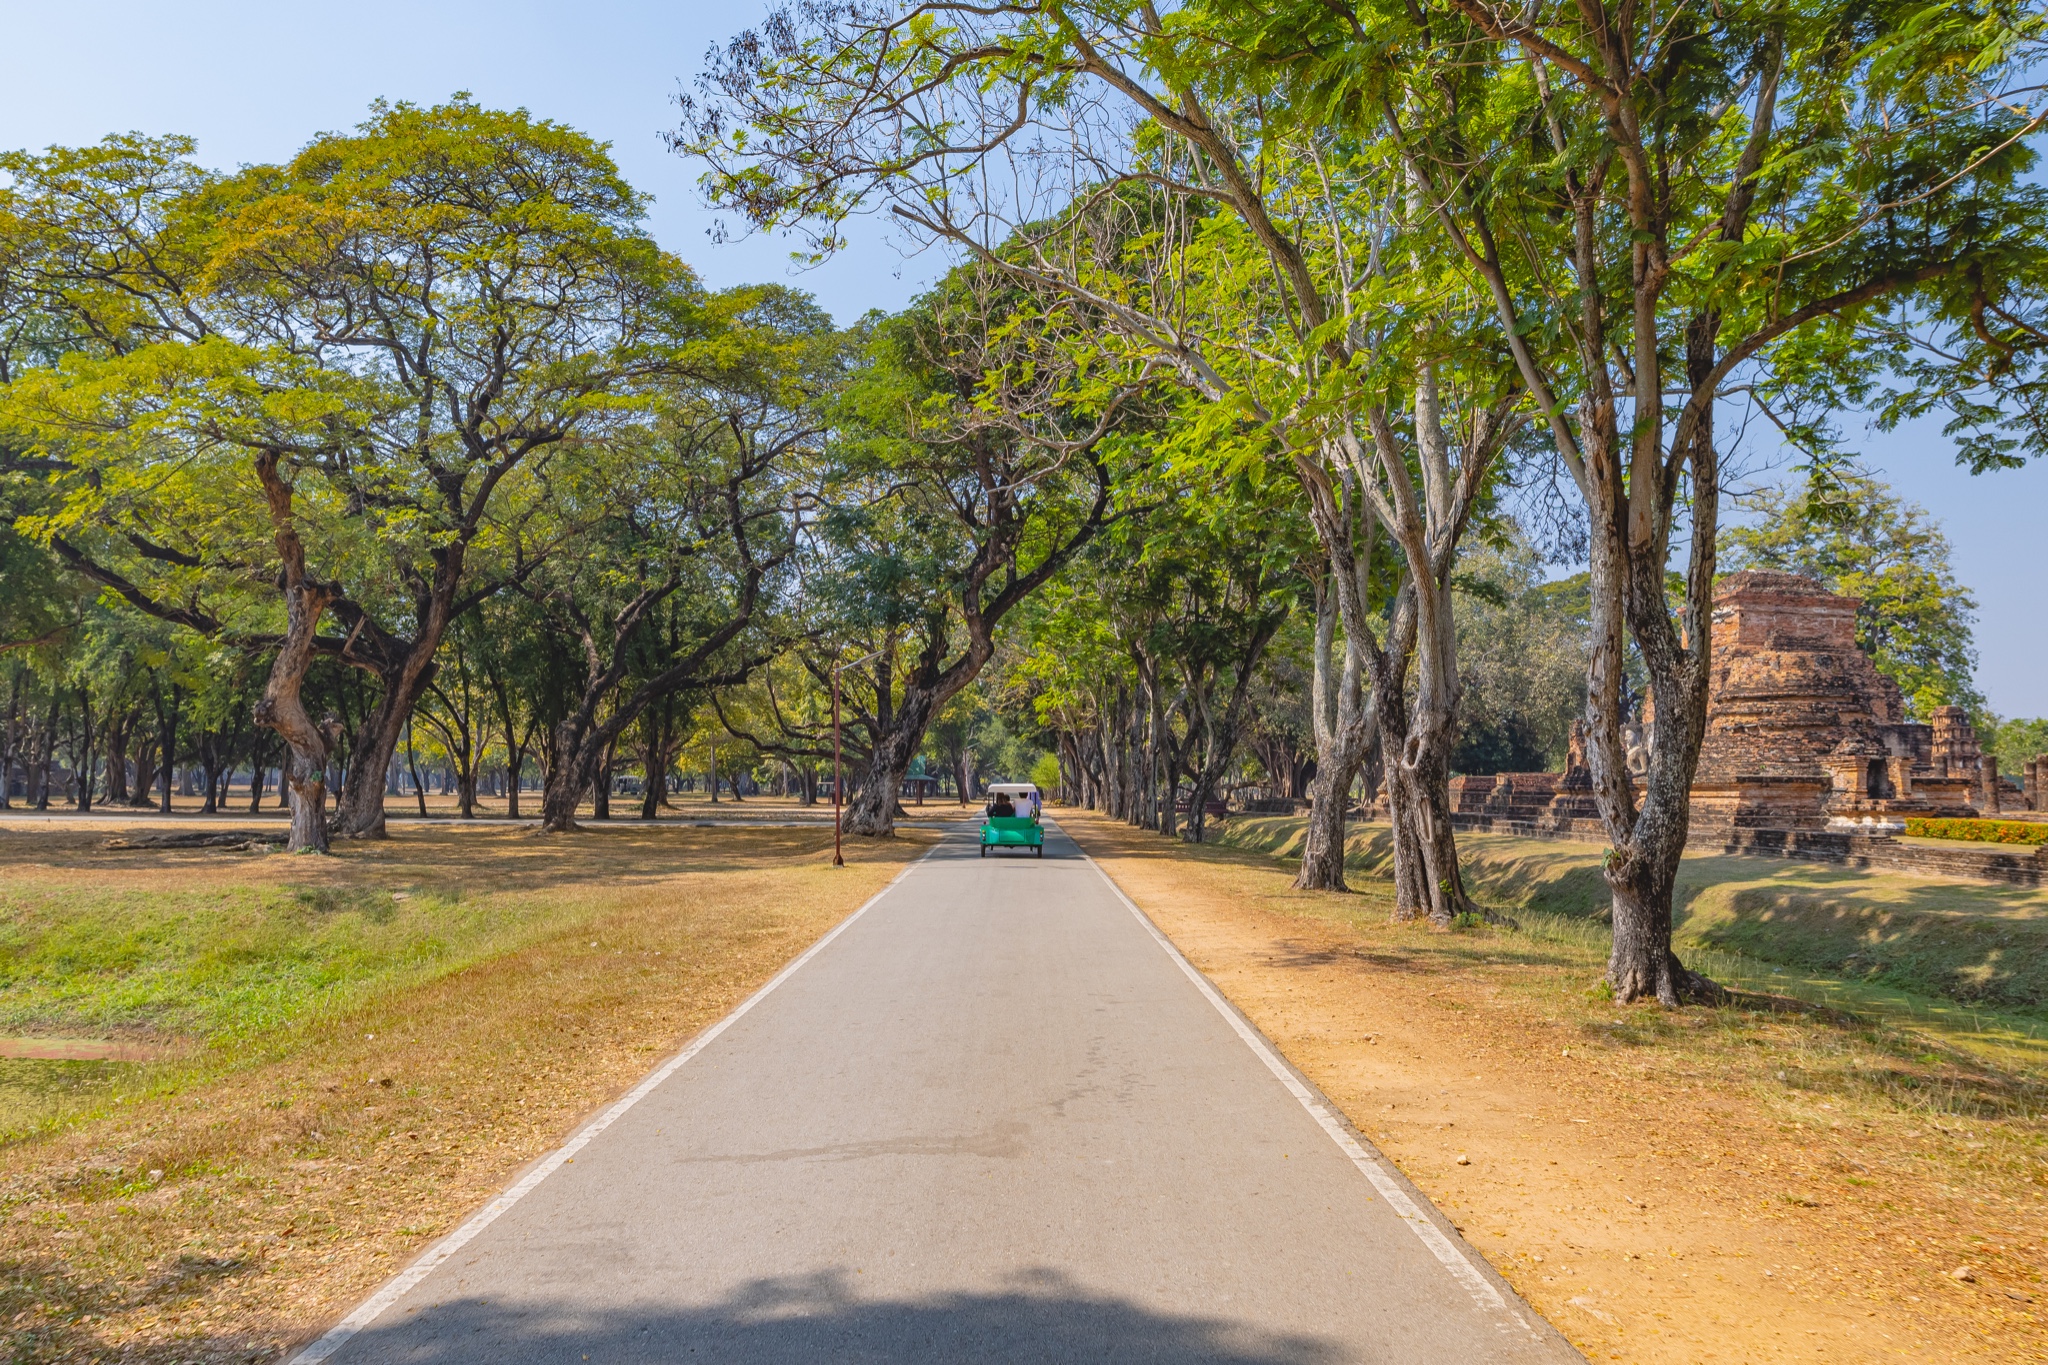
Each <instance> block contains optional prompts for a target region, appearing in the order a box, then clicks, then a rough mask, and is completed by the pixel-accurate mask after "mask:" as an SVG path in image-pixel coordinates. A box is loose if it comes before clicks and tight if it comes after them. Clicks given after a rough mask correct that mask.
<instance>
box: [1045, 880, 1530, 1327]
mask: <svg viewBox="0 0 2048 1365" xmlns="http://www.w3.org/2000/svg"><path fill="white" fill-rule="evenodd" d="M1081 856H1082V857H1084V858H1088V865H1089V866H1090V867H1092V868H1094V869H1095V875H1096V876H1098V877H1100V878H1102V881H1103V884H1104V885H1105V886H1107V887H1108V888H1109V889H1110V892H1111V893H1112V894H1114V895H1115V896H1116V898H1117V899H1118V900H1120V901H1122V902H1123V903H1124V908H1125V909H1127V910H1129V911H1130V912H1131V913H1132V914H1133V915H1135V916H1137V918H1138V923H1140V924H1142V925H1144V926H1145V932H1146V933H1148V934H1150V935H1152V939H1153V941H1154V942H1155V943H1157V944H1158V945H1159V946H1160V947H1161V948H1162V949H1164V950H1165V951H1166V955H1167V956H1168V957H1170V958H1172V959H1173V960H1174V963H1175V964H1176V965H1177V966H1179V968H1180V969H1181V971H1183V972H1185V973H1186V974H1187V978H1188V980H1190V981H1192V982H1194V983H1195V989H1196V990H1199V991H1200V992H1201V993H1202V995H1203V996H1204V997H1205V998H1206V999H1207V1000H1208V1002H1209V1003H1210V1004H1211V1005H1213V1006H1215V1007H1216V1012H1217V1013H1218V1014H1220V1015H1222V1016H1223V1020H1224V1022H1225V1023H1227V1024H1229V1025H1230V1028H1231V1031H1232V1032H1234V1033H1235V1034H1237V1036H1238V1037H1239V1038H1241V1039H1243V1040H1244V1045H1245V1046H1246V1047H1248V1048H1250V1049H1251V1050H1252V1051H1253V1052H1254V1053H1256V1054H1257V1055H1258V1058H1259V1060H1260V1061H1262V1062H1264V1063H1265V1064H1266V1069H1267V1070H1268V1071H1270V1072H1272V1073H1273V1075H1274V1076H1275V1077H1277V1078H1278V1079H1279V1081H1280V1084H1282V1085H1284V1086H1286V1087H1287V1093H1288V1094H1290V1095H1292V1096H1294V1098H1295V1099H1296V1100H1297V1101H1299V1102H1300V1104H1301V1107H1302V1108H1304V1109H1306V1110H1308V1113H1309V1117H1310V1118H1313V1119H1314V1120H1315V1121H1316V1124H1317V1126H1319V1127H1320V1128H1321V1129H1322V1130H1323V1131H1324V1132H1325V1133H1328V1134H1329V1135H1330V1141H1332V1142H1334V1143H1336V1144H1337V1146H1338V1148H1339V1149H1340V1150H1341V1151H1342V1152H1343V1153H1344V1155H1345V1156H1348V1157H1350V1158H1351V1164H1352V1165H1354V1166H1356V1167H1357V1168H1358V1169H1359V1170H1360V1171H1361V1172H1363V1173H1364V1175H1365V1178H1366V1179H1367V1180H1369V1181H1371V1182H1372V1187H1373V1188H1374V1189H1376V1190H1378V1191H1379V1193H1380V1197H1381V1198H1382V1199H1384V1200H1386V1201H1387V1205H1388V1207H1390V1208H1392V1209H1393V1211H1394V1213H1395V1214H1396V1215H1397V1216H1398V1217H1399V1218H1400V1219H1401V1221H1402V1222H1404V1223H1406V1224H1407V1225H1408V1227H1409V1230H1410V1231H1412V1232H1413V1233H1414V1234H1415V1235H1416V1236H1417V1237H1419V1238H1421V1239H1422V1244H1423V1245H1424V1246H1426V1247H1428V1248H1429V1249H1430V1251H1431V1252H1432V1253H1434V1254H1435V1256H1436V1258H1437V1260H1439V1261H1441V1262H1442V1263H1443V1266H1444V1269H1446V1270H1448V1271H1450V1272H1451V1278H1453V1279H1455V1280H1456V1281H1457V1282H1458V1283H1459V1284H1461V1285H1463V1286H1464V1288H1465V1291H1466V1292H1467V1293H1468V1294H1470V1295H1471V1296H1472V1299H1473V1302H1475V1303H1477V1304H1478V1305H1479V1307H1480V1308H1481V1309H1482V1310H1489V1311H1492V1312H1495V1313H1504V1314H1506V1315H1507V1316H1508V1317H1509V1318H1510V1319H1512V1320H1513V1321H1514V1324H1515V1325H1516V1326H1517V1327H1520V1328H1521V1329H1522V1330H1523V1331H1524V1332H1527V1333H1529V1335H1530V1336H1532V1337H1534V1336H1537V1335H1538V1333H1537V1332H1536V1330H1535V1329H1534V1328H1533V1327H1531V1326H1530V1325H1529V1323H1528V1322H1527V1320H1525V1319H1524V1318H1523V1317H1522V1315H1521V1314H1520V1313H1517V1312H1516V1311H1515V1310H1514V1307H1513V1306H1512V1305H1511V1304H1509V1303H1508V1301H1507V1300H1506V1299H1505V1298H1503V1297H1502V1295H1501V1292H1500V1290H1498V1289H1496V1288H1494V1286H1493V1281H1491V1280H1489V1279H1487V1278H1486V1276H1484V1275H1482V1274H1480V1273H1479V1268H1478V1267H1477V1266H1475V1265H1473V1264H1472V1261H1471V1259H1470V1258H1469V1257H1467V1256H1466V1255H1465V1253H1464V1252H1463V1251H1461V1250H1459V1249H1458V1244H1457V1243H1456V1242H1453V1241H1452V1240H1451V1239H1450V1238H1449V1237H1446V1236H1445V1235H1444V1231H1443V1229H1442V1228H1440V1227H1438V1226H1437V1225H1436V1224H1435V1222H1433V1221H1432V1220H1431V1219H1430V1217H1429V1215H1428V1214H1426V1213H1424V1212H1423V1211H1422V1210H1421V1209H1420V1208H1419V1207H1417V1206H1416V1203H1415V1201H1414V1200H1413V1199H1411V1198H1409V1197H1408V1191H1407V1190H1406V1189H1404V1188H1402V1185H1401V1182H1400V1181H1399V1180H1398V1179H1396V1178H1395V1176H1394V1174H1393V1173H1392V1172H1391V1171H1389V1170H1388V1169H1387V1168H1386V1167H1385V1166H1384V1165H1382V1164H1381V1163H1380V1161H1379V1159H1378V1158H1377V1157H1375V1156H1374V1155H1373V1154H1372V1153H1371V1152H1368V1151H1367V1150H1366V1149H1365V1147H1364V1146H1363V1145H1362V1144H1361V1143H1360V1142H1359V1141H1358V1139H1357V1138H1354V1137H1353V1136H1351V1133H1350V1132H1349V1131H1348V1130H1347V1128H1346V1127H1345V1125H1344V1123H1343V1121H1342V1120H1341V1119H1339V1118H1338V1117H1337V1116H1336V1115H1335V1114H1334V1113H1332V1112H1331V1108H1330V1105H1329V1104H1328V1103H1327V1102H1326V1101H1324V1100H1323V1099H1322V1097H1321V1096H1319V1095H1317V1094H1316V1092H1314V1091H1313V1090H1311V1089H1309V1087H1308V1086H1306V1085H1304V1084H1303V1083H1302V1080H1301V1077H1299V1076H1298V1075H1296V1074H1295V1071H1294V1068H1293V1067H1291V1066H1289V1065H1288V1064H1287V1063H1286V1062H1285V1061H1284V1060H1283V1059H1282V1058H1281V1056H1280V1054H1279V1053H1278V1052H1277V1051H1275V1050H1274V1047H1273V1045H1272V1043H1270V1042H1268V1041H1267V1040H1266V1037H1265V1035H1264V1034H1262V1033H1260V1032H1259V1031H1258V1030H1257V1029H1255V1028H1253V1027H1252V1026H1251V1025H1250V1024H1248V1023H1246V1022H1245V1020H1244V1017H1243V1016H1242V1015H1240V1014H1239V1013H1238V1012H1237V1011H1236V1010H1234V1009H1232V1008H1231V1007H1230V1005H1229V1004H1228V1003H1227V1002H1226V1001H1225V1000H1224V999H1223V995H1222V993H1221V992H1220V991H1218V990H1217V989H1216V987H1215V984H1214V983H1212V982H1211V981H1210V980H1209V978H1208V977H1206V976H1204V975H1202V973H1201V972H1199V971H1197V970H1196V969H1195V965H1194V964H1193V963H1191V962H1189V961H1188V960H1187V958H1186V957H1185V956H1183V955H1182V953H1181V951H1180V949H1178V948H1176V947H1174V946H1173V940H1171V939H1169V938H1168V937H1167V936H1166V935H1165V934H1164V933H1162V932H1161V931H1160V928H1159V926H1158V925H1156V924H1154V923H1153V922H1152V918H1151V916H1149V915H1147V914H1146V913H1145V912H1144V911H1143V910H1140V909H1139V908H1138V905H1137V902H1136V901H1133V900H1132V899H1131V898H1130V897H1129V896H1126V895H1125V894H1124V890H1123V888H1122V887H1120V886H1118V885H1117V884H1116V882H1115V881H1114V880H1112V879H1111V877H1110V875H1109V874H1108V873H1107V872H1105V871H1103V870H1102V864H1101V863H1098V862H1096V861H1095V859H1093V858H1089V857H1088V854H1087V853H1086V852H1085V851H1083V852H1082V854H1081Z"/></svg>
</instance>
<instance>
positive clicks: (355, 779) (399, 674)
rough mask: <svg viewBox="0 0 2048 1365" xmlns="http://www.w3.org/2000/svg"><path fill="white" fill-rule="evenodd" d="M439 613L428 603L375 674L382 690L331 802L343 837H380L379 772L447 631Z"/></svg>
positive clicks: (428, 676)
mask: <svg viewBox="0 0 2048 1365" xmlns="http://www.w3.org/2000/svg"><path fill="white" fill-rule="evenodd" d="M445 615H446V611H445V608H443V607H442V606H441V605H440V604H439V603H438V602H437V603H436V604H434V605H430V606H429V608H428V611H427V616H426V621H425V624H424V625H423V627H422V629H421V631H420V635H419V638H418V639H417V640H415V641H414V642H413V643H412V644H411V645H409V646H407V647H406V648H405V650H404V653H403V654H402V656H400V658H399V659H398V660H397V661H396V663H395V666H393V667H391V668H389V669H384V670H379V672H378V677H379V678H380V679H382V681H383V688H382V690H381V691H380V693H379V695H378V698H377V705H376V706H375V707H374V708H372V710H371V712H370V714H369V715H368V716H367V717H365V718H364V720H363V723H362V724H361V725H360V726H359V727H357V730H356V739H355V747H354V750H353V751H352V752H353V757H354V761H353V762H352V763H351V764H350V765H349V770H348V774H347V777H346V778H345V779H344V781H343V782H342V785H341V799H340V800H339V801H338V802H337V803H336V806H335V813H334V823H335V832H336V833H337V834H339V835H340V836H341V837H342V838H344V839H382V838H384V837H385V833H386V831H385V828H384V773H385V771H386V769H388V768H389V767H390V765H391V761H392V760H393V759H394V758H396V757H397V755H398V745H399V741H400V740H402V739H403V738H404V737H405V727H406V724H407V722H409V721H410V720H411V719H412V713H413V711H414V709H415V708H417V707H418V705H419V702H420V698H421V697H423V696H425V695H426V692H427V685H428V684H429V683H431V682H432V681H433V676H434V664H433V658H434V651H435V650H436V649H438V648H439V647H440V644H441V637H442V635H443V634H445V633H446V631H447V624H448V623H447V621H446V620H445V619H444V618H445Z"/></svg>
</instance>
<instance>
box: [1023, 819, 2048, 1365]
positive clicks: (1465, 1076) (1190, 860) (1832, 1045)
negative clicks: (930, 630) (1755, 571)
mask: <svg viewBox="0 0 2048 1365" xmlns="http://www.w3.org/2000/svg"><path fill="white" fill-rule="evenodd" d="M1057 818H1058V819H1059V821H1060V824H1061V826H1062V827H1063V828H1064V829H1066V830H1067V831H1068V832H1069V833H1070V834H1072V835H1073V836H1074V837H1075V838H1076V839H1078V840H1079V841H1080V843H1081V845H1082V846H1083V847H1084V848H1085V849H1086V850H1087V851H1088V852H1089V853H1090V854H1091V855H1092V856H1093V857H1095V858H1096V859H1097V860H1098V861H1099V862H1100V863H1101V864H1102V865H1103V868H1104V869H1105V870H1106V871H1107V872H1108V873H1109V874H1110V875H1111V876H1112V877H1113V878H1114V879H1115V880H1116V882H1117V884H1118V885H1119V886H1121V887H1122V888H1123V889H1124V890H1125V892H1126V893H1127V894H1129V895H1130V896H1131V898H1132V899H1133V900H1135V901H1136V902H1137V903H1138V904H1139V905H1140V906H1141V907H1143V909H1144V910H1145V912H1146V913H1147V914H1148V915H1150V916H1151V917H1152V918H1153V920H1154V921H1155V922H1156V923H1158V925H1159V926H1160V928H1161V929H1162V930H1164V931H1165V932H1166V933H1167V934H1168V935H1169V936H1170V937H1171V938H1172V939H1173V941H1174V942H1175V943H1176V944H1177V945H1178V946H1179V947H1180V949H1181V950H1182V952H1184V953H1185V954H1186V955H1187V956H1188V958H1189V959H1190V960H1191V961H1192V962H1194V964H1195V965H1196V966H1197V967H1199V968H1201V970H1202V971H1204V972H1205V973H1207V974H1208V975H1209V977H1210V979H1211V980H1213V981H1215V982H1216V984H1217V985H1218V987H1220V988H1221V989H1222V990H1223V991H1224V993H1225V994H1226V995H1228V996H1229V997H1230V999H1231V1000H1232V1001H1233V1002H1234V1003H1235V1004H1236V1005H1237V1006H1238V1007H1239V1008H1240V1009H1242V1010H1243V1011H1244V1012H1245V1013H1246V1015H1247V1016H1249V1017H1250V1018H1251V1020H1252V1021H1253V1022H1254V1023H1255V1024H1257V1025H1258V1026H1259V1027H1260V1028H1261V1029H1262V1030H1264V1032H1265V1033H1266V1035H1267V1036H1268V1037H1269V1038H1271V1039H1272V1040H1273V1041H1274V1042H1275V1043H1276V1044H1277V1045H1278V1046H1279V1047H1280V1049H1281V1050H1282V1051H1283V1052H1284V1053H1285V1054H1286V1055H1287V1057H1288V1058H1289V1060H1291V1061H1292V1062H1294V1064H1295V1065H1296V1066H1298V1067H1300V1068H1301V1070H1302V1071H1303V1072H1304V1073H1306V1074H1307V1075H1308V1076H1309V1077H1311V1078H1312V1079H1313V1080H1314V1081H1315V1082H1316V1083H1317V1084H1318V1085H1320V1086H1321V1087H1322V1088H1323V1090H1324V1091H1325V1093H1327V1094H1328V1095H1329V1096H1330V1098H1331V1099H1332V1100H1333V1101H1335V1102H1336V1103H1337V1104H1338V1105H1339V1106H1340V1107H1341V1108H1342V1109H1343V1110H1344V1112H1345V1113H1346V1114H1347V1115H1348V1116H1349V1117H1350V1118H1351V1120H1352V1122H1353V1123H1355V1124H1357V1126H1358V1127H1359V1129H1360V1130H1361V1131H1363V1132H1364V1133H1365V1134H1366V1135H1367V1136H1368V1137H1370V1138H1372V1139H1373V1140H1374V1141H1375V1142H1376V1143H1377V1144H1378V1145H1379V1147H1380V1148H1381V1150H1382V1151H1384V1152H1385V1153H1386V1154H1387V1155H1388V1156H1389V1157H1390V1158H1392V1159H1393V1160H1394V1161H1395V1162H1396V1163H1397V1164H1398V1165H1399V1166H1400V1167H1401V1169H1402V1170H1403V1171H1405V1172H1406V1173H1407V1174H1408V1176H1409V1177H1410V1178H1411V1179H1413V1180H1414V1181H1415V1182H1416V1184H1417V1185H1419V1186H1420V1187H1421V1188H1422V1189H1423V1190H1424V1191H1425V1192H1426V1193H1427V1194H1428V1195H1429V1196H1430V1197H1431V1198H1432V1199H1433V1200H1435V1201H1436V1202H1437V1204H1438V1206H1439V1207H1441V1208H1442V1209H1443V1210H1444V1211H1445V1212H1446V1214H1448V1215H1449V1216H1450V1217H1451V1218H1452V1219H1453V1220H1454V1221H1455V1222H1457V1223H1458V1225H1459V1226H1460V1228H1461V1229H1462V1230H1463V1231H1464V1233H1465V1234H1466V1236H1467V1237H1468V1238H1469V1239H1470V1240H1471V1241H1472V1242H1473V1243H1474V1244H1475V1245H1476V1246H1478V1247H1479V1248H1480V1249H1481V1250H1482V1251H1483V1252H1484V1253H1485V1254H1486V1255H1487V1256H1488V1258H1489V1259H1490V1260H1491V1261H1492V1262H1493V1263H1494V1265H1495V1266H1496V1267H1498V1268H1499V1269H1500V1271H1501V1273H1502V1274H1503V1275H1505V1276H1506V1277H1507V1279H1508V1280H1509V1281H1510V1282H1511V1283H1512V1284H1514V1286H1515V1287H1516V1288H1517V1289H1518V1290H1520V1291H1521V1292H1522V1293H1523V1294H1524V1295H1525V1296H1526V1297H1527V1298H1528V1299H1529V1301H1530V1302H1531V1303H1532V1304H1534V1305H1535V1306H1536V1308H1537V1309H1538V1310H1539V1311H1541V1312H1542V1313H1543V1314H1544V1315H1545V1316H1546V1317H1548V1318H1549V1319H1550V1320H1551V1321H1552V1322H1554V1323H1556V1324H1557V1326H1558V1327H1559V1328H1560V1329H1561V1330H1563V1331H1564V1332H1565V1333H1566V1335H1567V1336H1569V1337H1570V1338H1571V1339H1572V1340H1573V1341H1574V1342H1575V1343H1576V1344H1577V1345H1578V1346H1579V1347H1580V1348H1581V1349H1582V1350H1584V1351H1585V1352H1586V1353H1587V1354H1588V1355H1589V1356H1590V1357H1592V1358H1594V1359H1601V1360H1606V1359H1614V1360H1628V1361H1646V1362H1650V1361H1654V1362H1666V1361H1669V1362H1693V1361H1704V1360H1716V1361H1779V1360H1788V1361H1789V1360H1800V1361H1813V1360H1823V1361H1865V1360H1869V1361H1878V1360H1883V1361H1896V1360H1915V1361H1925V1360H1957V1361H2019V1360H2042V1359H2048V1331H2044V1321H2043V1317H2042V1304H2041V1302H2039V1299H2040V1297H2041V1295H2042V1294H2043V1293H2044V1292H2048V1290H2044V1287H2043V1280H2044V1270H2048V1159H2044V1158H2048V1125H2044V1124H2043V1122H2042V1119H2041V1113H2042V1107H2043V1106H2042V1093H2041V1088H2040V1086H2039V1085H2038V1083H2036V1082H2035V1081H2034V1080H2033V1079H2032V1078H2030V1077H2027V1076H2023V1075H2012V1074H2006V1073H2002V1072H1998V1071H1995V1070H1991V1069H1987V1067H1986V1066H1985V1065H1984V1064H1983V1063H1982V1062H1981V1060H1980V1059H1978V1058H1975V1057H1972V1056H1970V1055H1968V1054H1964V1053H1960V1052H1956V1051H1954V1050H1950V1049H1945V1048H1943V1047H1942V1046H1941V1044H1940V1043H1939V1042H1938V1040H1930V1039H1928V1038H1925V1037H1921V1036H1918V1035H1914V1034H1912V1033H1910V1032H1905V1031H1901V1030H1899V1029H1896V1028H1891V1027H1883V1028H1876V1027H1869V1026H1866V1025H1864V1024H1862V1023H1859V1022H1858V1021H1855V1020H1851V1019H1848V1018H1845V1017H1843V1016H1839V1015H1837V1016H1833V1017H1823V1016H1821V1015H1818V1014H1815V1013H1812V1012H1802V1011H1784V1010H1774V1009H1772V1008H1770V1007H1769V1005H1768V1003H1767V1002H1764V1001H1761V1000H1756V999H1752V1000H1750V1001H1748V1002H1747V1003H1746V1004H1744V1005H1739V1006H1736V1007H1732V1008H1728V1009H1719V1010H1692V1011H1685V1012H1675V1013H1666V1012H1663V1011H1660V1010H1657V1009H1655V1008H1654V1007H1652V1008H1626V1009H1617V1008H1616V1007H1615V1006H1613V1005H1612V1004H1609V1003H1605V1002H1603V1001H1602V1000H1601V999H1600V998H1599V995H1598V993H1597V992H1596V991H1595V990H1594V989H1592V988H1593V987H1594V986H1595V983H1596V982H1597V979H1598V977H1599V974H1600V969H1601V966H1602V961H1603V957H1604V949H1603V948H1602V947H1601V946H1600V945H1598V944H1596V943H1594V942H1592V941H1590V940H1589V939H1588V938H1585V937H1580V938H1576V939H1574V938H1570V937H1564V936H1553V937H1538V936H1536V935H1533V934H1511V933H1505V932H1499V931H1493V930H1476V931H1470V932H1456V933H1443V932H1437V931H1432V930H1429V929H1427V928H1423V927H1414V926H1403V925H1393V924H1390V923H1388V922H1387V919H1386V915H1387V910H1388V908H1389V905H1390V901H1389V898H1388V897H1387V895H1386V894H1385V892H1384V890H1383V889H1382V884H1378V883H1364V884H1363V888H1362V890H1361V891H1359V892H1358V893H1356V894H1353V895H1348V896H1346V895H1333V894H1329V893H1315V892H1298V891H1294V890H1292V889H1291V888H1290V887H1289V880H1290V876H1291V870H1290V869H1289V868H1287V867H1286V866H1285V865H1283V864H1280V863H1278V862H1276V861H1275V860H1273V859H1272V858H1270V857H1267V856H1265V855H1263V854H1256V853H1249V852H1244V851H1240V850H1232V849H1224V848H1217V847H1214V846H1211V847H1206V848H1189V847H1187V846H1184V845H1179V844H1175V843H1172V842H1169V841H1166V840H1162V839H1160V838H1159V837H1158V836H1156V835H1151V834H1147V833H1145V832H1143V831H1140V830H1134V829H1131V828H1130V827H1128V826H1126V825H1123V824H1121V823H1119V822H1115V821H1111V820H1108V819H1106V818H1103V817H1100V816H1095V815H1092V814H1089V813H1086V812H1074V811H1066V810H1062V811H1059V812H1057ZM1962 1267H1968V1270H1967V1274H1968V1276H1969V1278H1968V1279H1962V1278H1957V1277H1956V1276H1954V1275H1953V1274H1952V1273H1951V1272H1954V1271H1956V1270H1958V1269H1959V1268H1962Z"/></svg>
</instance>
